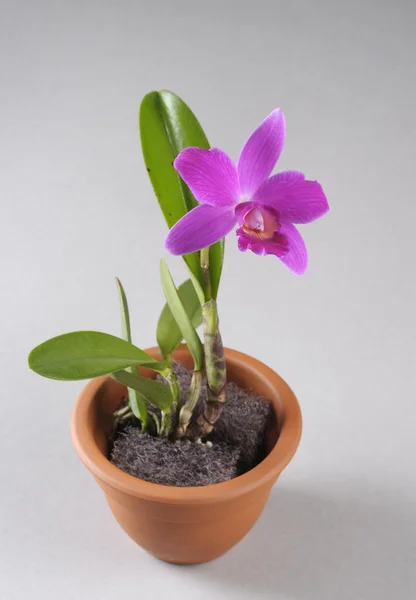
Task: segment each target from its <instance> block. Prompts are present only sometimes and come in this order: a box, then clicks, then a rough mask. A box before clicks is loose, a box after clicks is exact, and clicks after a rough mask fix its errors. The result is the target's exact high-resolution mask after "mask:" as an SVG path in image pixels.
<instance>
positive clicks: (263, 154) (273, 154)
mask: <svg viewBox="0 0 416 600" xmlns="http://www.w3.org/2000/svg"><path fill="white" fill-rule="evenodd" d="M284 141H285V117H284V115H283V113H282V111H281V110H280V108H277V109H276V110H274V111H273V112H272V113H270V115H269V116H268V117H267V118H266V119H264V121H263V122H262V123H260V125H259V126H258V127H257V129H255V130H254V131H253V133H252V134H251V135H250V137H249V138H248V140H247V141H246V143H245V144H244V146H243V149H242V150H241V154H240V158H239V159H238V164H237V170H238V177H239V180H240V189H241V193H242V194H243V196H247V197H248V198H251V197H252V196H253V195H254V194H255V192H256V191H257V190H258V189H259V187H260V186H261V184H262V183H263V182H264V181H266V179H267V178H268V177H269V175H270V173H271V172H272V171H273V168H274V166H275V164H276V162H277V159H278V158H279V156H280V153H281V151H282V148H283V143H284Z"/></svg>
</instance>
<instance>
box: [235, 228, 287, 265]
mask: <svg viewBox="0 0 416 600" xmlns="http://www.w3.org/2000/svg"><path fill="white" fill-rule="evenodd" d="M236 233H237V235H238V249H239V250H241V252H246V250H251V251H252V252H254V254H259V255H260V256H266V255H267V254H274V256H277V257H278V258H282V257H283V256H285V254H287V252H288V240H287V238H286V236H285V235H282V234H281V233H280V232H275V233H274V235H273V238H267V239H259V238H256V237H254V236H251V235H249V234H247V233H246V232H245V231H244V229H243V228H242V227H240V228H239V229H237V231H236Z"/></svg>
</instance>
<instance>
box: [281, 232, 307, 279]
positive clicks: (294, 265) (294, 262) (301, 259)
mask: <svg viewBox="0 0 416 600" xmlns="http://www.w3.org/2000/svg"><path fill="white" fill-rule="evenodd" d="M279 233H281V234H283V235H284V236H286V238H287V240H288V242H289V252H288V253H287V254H286V255H285V256H282V257H280V260H281V261H282V262H283V263H284V264H285V265H286V266H287V267H289V269H291V270H292V271H293V272H294V273H296V274H297V275H303V273H304V272H305V271H306V267H307V266H308V253H307V251H306V246H305V242H304V241H303V238H302V236H301V235H300V233H299V231H298V230H297V229H296V227H295V226H294V225H292V223H282V224H281V226H280V229H279Z"/></svg>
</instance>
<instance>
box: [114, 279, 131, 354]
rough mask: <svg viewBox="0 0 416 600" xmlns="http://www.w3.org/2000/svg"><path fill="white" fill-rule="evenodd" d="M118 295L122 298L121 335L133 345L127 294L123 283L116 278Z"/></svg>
mask: <svg viewBox="0 0 416 600" xmlns="http://www.w3.org/2000/svg"><path fill="white" fill-rule="evenodd" d="M116 283H117V289H118V295H119V298H120V313H121V335H122V337H123V340H126V341H127V342H130V343H131V328H130V313H129V306H128V304H127V297H126V292H125V291H124V288H123V286H122V285H121V281H120V279H119V278H118V277H116Z"/></svg>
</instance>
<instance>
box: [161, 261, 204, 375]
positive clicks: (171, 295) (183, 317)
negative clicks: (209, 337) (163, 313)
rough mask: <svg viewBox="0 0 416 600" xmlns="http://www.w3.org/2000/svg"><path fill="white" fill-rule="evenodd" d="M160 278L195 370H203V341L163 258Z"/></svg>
mask: <svg viewBox="0 0 416 600" xmlns="http://www.w3.org/2000/svg"><path fill="white" fill-rule="evenodd" d="M160 277H161V280H162V287H163V292H164V294H165V298H166V302H167V304H168V306H169V308H170V310H171V312H172V315H173V318H174V319H175V321H176V323H177V325H178V327H179V330H180V331H181V333H182V337H183V339H184V340H185V342H186V344H187V346H188V349H189V352H190V353H191V355H192V358H193V359H194V363H195V369H196V370H199V369H202V366H203V361H204V349H203V347H202V343H201V340H200V339H199V336H198V334H197V332H196V331H195V327H194V326H193V324H192V322H191V320H190V318H189V317H188V315H187V313H186V310H185V308H184V306H183V304H182V302H181V299H180V297H179V294H178V290H177V289H176V287H175V284H174V282H173V279H172V275H171V274H170V271H169V268H168V266H167V264H166V262H165V261H164V260H163V258H162V260H161V261H160Z"/></svg>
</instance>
